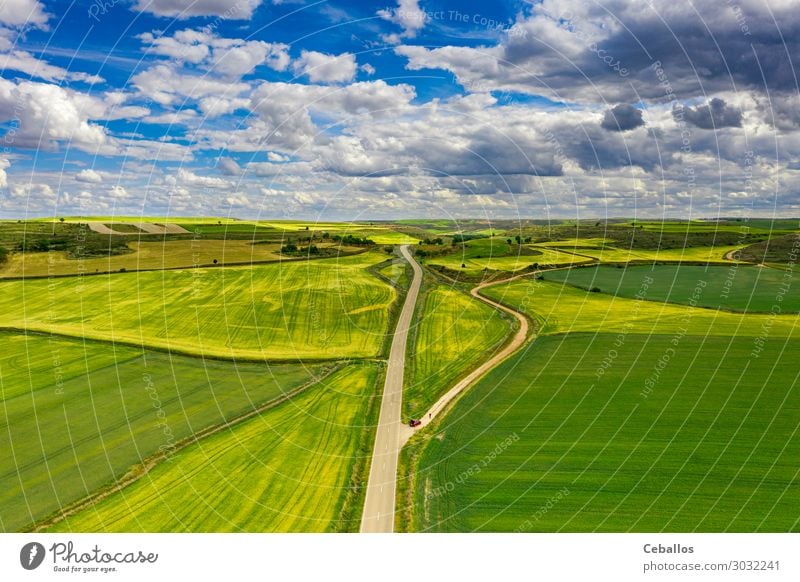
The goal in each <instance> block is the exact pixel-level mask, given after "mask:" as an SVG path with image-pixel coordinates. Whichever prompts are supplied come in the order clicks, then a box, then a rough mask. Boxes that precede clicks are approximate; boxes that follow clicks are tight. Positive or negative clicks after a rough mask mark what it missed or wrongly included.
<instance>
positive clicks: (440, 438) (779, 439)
mask: <svg viewBox="0 0 800 582" xmlns="http://www.w3.org/2000/svg"><path fill="white" fill-rule="evenodd" d="M617 341H618V336H616V335H609V334H603V333H600V334H586V333H579V334H578V333H572V334H566V335H557V336H546V337H540V338H538V339H536V340H535V341H534V342H533V343H532V344H529V347H528V348H527V350H526V351H524V352H522V353H519V354H518V355H516V356H514V357H512V358H511V359H509V360H507V361H506V362H505V363H503V364H501V365H500V366H499V367H498V368H496V369H495V370H493V371H492V372H490V373H489V374H488V375H487V376H486V377H485V378H484V379H482V380H481V381H479V382H478V384H477V385H476V386H474V387H473V388H471V389H470V390H469V391H468V392H467V393H466V394H465V395H464V396H463V397H462V399H461V400H459V401H458V402H457V403H456V405H455V406H454V408H453V409H452V410H451V412H450V414H448V415H447V416H446V417H445V418H444V419H443V421H442V422H441V423H440V424H439V425H438V426H437V427H436V430H435V432H433V433H429V434H427V435H425V434H424V433H423V434H422V435H419V436H418V437H417V438H416V439H415V440H412V442H411V443H410V445H409V447H408V448H406V449H405V451H404V462H405V465H406V467H408V468H407V469H405V470H403V471H401V473H400V474H401V475H405V474H406V471H407V472H408V473H410V474H411V475H412V476H411V477H410V478H411V479H412V482H411V483H409V484H406V485H407V486H406V487H405V488H401V490H405V491H406V494H405V495H403V496H401V497H400V499H399V504H400V509H401V510H402V511H403V512H404V515H405V519H404V523H405V527H406V528H407V529H410V530H413V531H438V532H470V531H504V532H517V531H525V532H557V531H562V532H594V531H605V532H627V531H636V532H659V531H670V532H691V531H702V532H722V531H731V532H764V531H772V532H785V531H800V493H798V492H800V479H799V478H798V474H797V463H796V459H797V458H798V457H800V439H798V438H797V431H798V424H797V418H798V411H800V393H798V391H797V390H795V389H794V388H795V386H796V382H797V372H796V366H787V365H785V364H786V363H787V362H789V361H791V358H793V357H794V356H793V355H792V354H794V353H796V352H797V350H798V349H800V342H799V341H798V340H788V339H786V338H780V337H771V338H770V340H769V341H768V342H767V344H766V347H765V349H764V350H763V351H762V352H761V354H760V357H753V356H752V355H751V353H752V348H753V340H752V338H746V337H744V338H732V337H717V336H715V337H713V338H712V337H703V336H684V337H682V338H681V340H680V341H679V342H678V344H677V345H675V344H674V343H673V336H671V335H640V334H638V333H631V334H630V335H627V336H626V337H625V339H624V341H623V343H622V344H621V345H620V344H618V343H615V342H617ZM610 354H611V355H613V361H612V364H611V365H610V366H607V367H604V366H605V364H606V362H607V361H608V358H609V357H610ZM598 370H603V371H604V373H603V374H601V375H599V376H598V375H597V371H598ZM420 437H421V438H420ZM401 479H402V477H401ZM409 485H410V487H409Z"/></svg>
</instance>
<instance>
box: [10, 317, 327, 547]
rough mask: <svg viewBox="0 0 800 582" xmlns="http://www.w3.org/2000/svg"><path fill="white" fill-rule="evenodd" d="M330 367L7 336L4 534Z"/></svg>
mask: <svg viewBox="0 0 800 582" xmlns="http://www.w3.org/2000/svg"><path fill="white" fill-rule="evenodd" d="M325 369H326V368H323V367H321V366H319V365H317V366H304V365H299V364H278V365H271V366H268V365H264V364H260V365H256V364H235V363H232V362H215V361H203V360H199V359H196V358H187V357H181V356H168V355H166V354H161V353H154V352H143V351H142V350H137V349H134V348H125V347H116V348H115V347H113V346H110V345H104V344H98V343H85V344H84V343H83V342H81V341H75V340H67V339H62V338H47V337H42V336H25V335H15V334H7V333H3V334H0V388H2V403H3V407H2V412H1V413H0V425H1V426H0V448H1V449H2V450H3V451H5V453H6V454H4V455H3V456H2V457H0V529H2V531H18V530H20V529H21V528H23V527H25V526H27V525H29V524H32V523H34V522H37V521H41V520H42V519H43V518H45V517H46V516H48V515H49V514H51V513H52V512H54V511H56V510H58V509H60V508H61V507H63V506H66V505H68V504H70V503H72V502H75V501H76V500H78V499H81V498H84V497H86V496H87V495H89V494H91V493H92V492H94V491H96V490H98V489H99V488H101V487H103V486H105V485H106V484H108V483H111V482H114V481H115V480H117V479H119V478H120V477H122V476H123V475H124V474H125V473H126V472H128V471H129V470H131V469H132V468H133V467H134V466H136V465H138V464H140V463H142V462H143V461H144V460H145V459H146V458H147V457H150V456H151V455H154V454H156V453H158V452H159V451H162V452H163V451H169V450H170V449H172V448H173V447H174V446H175V445H176V443H178V442H179V441H180V440H181V439H183V438H186V437H188V436H191V435H194V434H196V433H197V432H198V431H201V430H203V429H206V428H208V427H210V426H214V425H218V424H221V423H224V422H227V421H229V420H231V419H233V418H235V417H237V416H239V415H241V414H243V413H246V412H248V411H252V410H254V409H255V408H256V407H258V406H260V405H263V404H264V403H267V402H270V401H273V400H276V399H278V398H280V397H282V396H283V395H284V394H285V393H287V392H289V391H291V390H294V389H296V388H298V387H299V386H301V385H303V384H305V383H308V382H310V381H312V380H313V378H314V377H317V376H320V375H322V374H323V373H324V371H325Z"/></svg>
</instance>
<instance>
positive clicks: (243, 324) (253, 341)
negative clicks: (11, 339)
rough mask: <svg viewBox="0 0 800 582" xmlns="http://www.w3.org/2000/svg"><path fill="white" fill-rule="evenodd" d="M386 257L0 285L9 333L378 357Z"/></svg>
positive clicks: (383, 329) (228, 352)
mask: <svg viewBox="0 0 800 582" xmlns="http://www.w3.org/2000/svg"><path fill="white" fill-rule="evenodd" d="M385 258H386V255H385V253H384V254H381V253H377V252H368V253H362V254H359V255H354V256H349V257H339V258H331V259H320V260H307V261H297V262H285V263H275V264H265V265H258V266H251V267H228V268H224V269H214V268H212V269H187V270H172V271H151V272H142V273H120V274H115V275H97V276H92V277H84V278H81V277H68V278H64V279H57V280H53V281H55V282H56V283H57V284H54V283H53V281H49V280H47V279H33V280H14V281H5V282H0V291H2V296H1V297H0V313H3V318H2V325H3V326H4V327H6V328H20V329H29V330H37V331H47V332H53V333H58V334H63V335H67V336H73V337H85V338H91V339H100V340H107V341H115V342H120V343H127V344H131V345H137V346H148V347H153V348H158V349H162V350H172V351H173V352H181V353H187V354H199V355H206V356H214V357H222V358H236V359H251V360H255V361H264V360H300V359H307V360H314V359H327V360H330V359H339V358H344V357H354V358H371V357H375V356H377V355H378V354H379V352H380V350H381V347H382V345H383V341H384V336H385V334H386V333H387V332H388V324H389V310H390V308H391V306H392V304H393V303H394V301H395V300H396V298H397V293H396V291H395V290H394V288H393V287H391V286H390V285H388V284H387V283H385V282H383V281H381V280H380V279H378V278H377V277H375V276H374V275H373V274H372V273H370V272H369V270H368V269H369V267H371V266H372V265H376V264H378V263H381V262H383V261H384V260H385Z"/></svg>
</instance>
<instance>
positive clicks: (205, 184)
mask: <svg viewBox="0 0 800 582" xmlns="http://www.w3.org/2000/svg"><path fill="white" fill-rule="evenodd" d="M167 183H168V184H185V185H189V186H200V187H202V188H221V189H226V188H230V187H231V183H230V182H228V181H227V180H223V179H222V178H215V177H213V176H199V175H198V174H195V173H194V172H191V171H189V170H186V169H184V168H180V169H179V170H178V174H177V176H176V177H175V178H172V177H171V176H170V177H168V178H167Z"/></svg>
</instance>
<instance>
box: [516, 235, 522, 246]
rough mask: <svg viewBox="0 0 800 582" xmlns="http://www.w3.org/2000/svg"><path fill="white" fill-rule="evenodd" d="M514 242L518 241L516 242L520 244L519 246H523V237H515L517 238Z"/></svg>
mask: <svg viewBox="0 0 800 582" xmlns="http://www.w3.org/2000/svg"><path fill="white" fill-rule="evenodd" d="M514 240H516V241H517V244H518V245H521V244H522V237H521V236H519V235H517V236H515V237H514Z"/></svg>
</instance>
